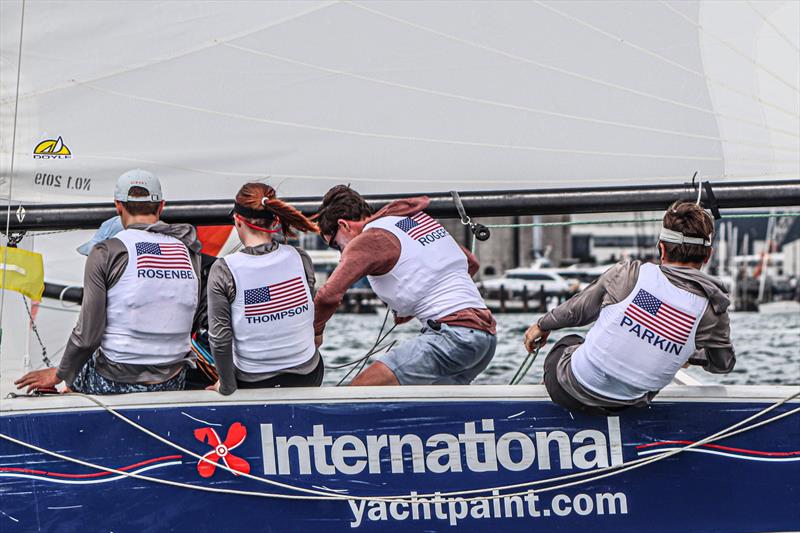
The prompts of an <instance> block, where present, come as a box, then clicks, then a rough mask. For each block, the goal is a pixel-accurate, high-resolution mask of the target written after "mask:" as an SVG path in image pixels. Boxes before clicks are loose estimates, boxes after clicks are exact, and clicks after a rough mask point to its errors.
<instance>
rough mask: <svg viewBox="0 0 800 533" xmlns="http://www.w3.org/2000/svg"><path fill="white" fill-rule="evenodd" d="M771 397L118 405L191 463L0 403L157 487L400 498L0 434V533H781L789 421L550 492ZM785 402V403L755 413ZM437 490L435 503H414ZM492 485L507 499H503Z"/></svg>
mask: <svg viewBox="0 0 800 533" xmlns="http://www.w3.org/2000/svg"><path fill="white" fill-rule="evenodd" d="M74 400H77V399H74ZM26 401H29V402H32V401H36V400H26ZM42 401H47V400H42ZM82 401H83V403H84V404H85V403H87V402H86V400H85V399H83V400H82ZM771 403H772V401H725V402H723V401H698V400H694V401H664V402H658V403H656V404H654V405H653V406H652V407H651V408H648V409H641V410H634V411H631V412H626V413H623V414H622V415H620V416H619V417H609V418H594V417H586V416H578V415H575V416H571V415H570V414H569V413H567V412H566V411H564V410H563V409H561V408H559V407H557V406H554V405H552V404H550V403H549V402H547V401H543V400H524V399H518V398H510V399H508V400H505V401H504V400H500V399H485V398H475V399H463V398H462V399H459V400H455V401H427V400H419V401H413V400H403V401H387V400H385V399H376V400H372V401H364V400H361V401H353V402H348V401H341V400H340V401H338V402H329V403H293V402H282V403H281V402H278V403H266V404H265V403H263V402H252V403H251V402H247V403H234V402H219V403H215V404H207V405H203V406H198V405H191V404H189V405H168V406H159V407H156V406H152V407H135V408H134V407H131V408H120V412H121V413H122V414H124V416H126V417H128V418H129V419H131V420H132V421H134V422H136V423H138V424H141V425H142V426H144V427H146V428H147V429H149V430H151V431H153V432H154V433H157V434H158V435H161V436H162V437H164V438H166V439H169V440H170V441H172V442H174V443H176V444H177V445H179V446H181V447H183V448H185V449H186V450H189V451H191V452H194V453H196V454H199V455H205V456H206V457H207V458H208V460H209V461H210V463H203V465H202V466H200V465H199V463H200V461H199V460H198V459H197V458H196V457H193V456H191V455H188V454H187V453H184V452H182V451H180V450H177V449H176V448H174V447H171V446H169V445H167V444H165V443H163V442H160V441H158V440H156V439H154V438H153V437H152V436H149V435H147V434H145V433H143V432H142V431H140V430H139V429H137V428H135V427H133V426H131V425H129V424H127V423H125V422H124V421H123V420H121V419H119V418H117V417H115V416H114V415H113V414H112V413H110V412H108V411H106V410H102V409H98V408H96V407H95V408H92V409H83V410H78V411H76V410H71V411H65V410H55V411H51V412H37V411H30V410H29V411H24V412H19V413H15V412H9V411H6V412H4V413H3V416H2V418H1V419H0V432H1V433H3V434H4V435H6V436H9V437H13V438H15V439H19V440H20V441H24V442H26V443H30V444H34V445H37V446H39V447H41V448H43V449H47V450H51V451H56V452H59V453H61V454H63V455H65V456H69V457H73V458H77V459H81V460H83V461H87V462H90V463H94V464H98V465H102V466H105V467H110V468H114V469H119V470H122V471H125V472H129V473H136V474H138V475H143V476H150V477H153V478H157V479H159V480H169V481H174V482H179V483H182V484H186V485H188V486H194V487H210V488H212V489H220V490H222V491H250V492H258V493H280V494H293V495H298V494H301V493H298V492H296V491H292V490H288V489H286V488H279V487H275V486H271V485H269V484H266V483H263V482H259V481H257V480H254V479H248V478H246V477H244V476H243V475H241V473H242V472H245V473H248V472H249V474H250V475H253V476H257V477H259V478H267V479H269V480H273V481H279V482H282V483H285V484H288V485H292V486H296V487H302V488H305V489H309V490H312V491H317V492H319V493H322V494H325V495H333V496H335V495H336V494H341V495H348V496H373V497H377V496H389V495H391V496H396V495H404V494H405V495H410V494H412V493H413V494H416V496H409V497H408V499H407V500H405V501H400V502H387V501H379V500H373V501H364V500H349V501H344V500H336V499H335V500H308V499H301V500H286V499H278V498H275V497H261V496H258V495H242V494H231V493H222V492H219V493H211V492H202V491H198V490H193V489H192V488H191V487H188V486H187V487H175V486H167V485H164V484H158V483H156V482H153V481H146V480H141V479H133V478H130V477H125V476H123V475H121V474H116V473H109V472H103V471H99V470H97V469H94V468H91V467H87V466H84V465H80V464H76V463H73V462H69V461H66V460H62V459H57V458H54V457H52V456H49V455H47V454H45V453H41V452H36V451H33V450H31V449H29V448H26V447H23V446H22V445H20V444H15V443H11V442H9V441H8V440H0V524H2V528H0V529H2V531H3V532H4V533H10V532H12V531H25V532H27V531H47V532H60V531H63V532H75V531H114V532H115V533H120V532H128V531H131V532H140V531H197V532H200V531H208V532H214V533H219V532H235V531H281V532H283V531H353V530H355V531H404V532H411V531H448V530H452V529H454V527H458V528H460V530H464V531H487V530H492V531H496V532H500V531H521V530H542V531H579V530H580V531H636V532H640V531H689V530H691V531H769V530H784V531H786V530H796V529H800V505H798V504H797V502H798V501H800V451H798V450H800V415H792V416H787V417H785V418H782V419H780V420H777V421H775V422H773V423H770V424H766V425H764V426H762V427H759V428H756V429H753V430H752V431H747V432H744V433H741V434H738V435H735V436H732V437H730V438H726V439H724V440H721V441H716V442H714V443H713V444H709V445H704V446H700V447H697V448H694V449H692V450H687V451H684V452H682V453H679V454H677V455H675V456H672V457H668V458H665V459H663V460H659V461H657V462H654V463H652V464H648V465H646V466H643V467H641V468H637V469H632V470H630V471H626V472H621V473H618V474H615V475H611V476H609V477H605V478H603V479H596V480H589V481H587V482H585V483H583V484H580V485H577V486H569V487H564V488H556V489H555V490H549V488H550V487H552V486H554V485H561V484H565V483H570V482H574V481H578V480H579V479H583V478H587V477H591V476H592V472H593V471H595V470H597V469H600V468H605V467H609V466H615V465H619V464H620V463H623V466H624V464H626V463H631V462H632V461H635V460H638V459H643V458H648V457H650V458H653V457H657V456H658V454H659V453H664V452H665V451H669V450H674V449H677V448H680V447H682V446H686V445H687V444H688V443H691V442H695V441H698V440H700V439H702V438H704V437H706V436H708V435H711V434H713V433H715V432H717V431H719V430H721V429H723V428H726V427H728V426H731V425H733V424H735V423H737V422H739V421H741V420H743V419H745V418H747V417H748V416H751V415H753V414H755V413H757V412H758V411H760V410H762V409H764V408H765V407H767V406H769V405H770V404H771ZM797 406H798V404H797V403H787V404H784V405H782V406H780V407H778V408H776V409H774V410H773V411H771V412H770V413H768V414H766V415H765V416H764V417H762V418H759V419H758V420H762V419H766V418H771V417H773V416H776V415H779V414H781V413H786V412H788V411H790V410H791V409H795V408H797ZM758 420H757V421H758ZM215 450H216V451H217V452H218V453H216V454H215ZM206 454H210V455H206ZM226 465H227V466H228V467H229V468H231V469H232V470H234V471H235V472H237V474H240V475H236V474H234V473H233V472H231V471H228V470H226V469H224V466H226ZM576 473H585V475H584V476H582V477H581V478H568V479H562V480H560V481H552V482H547V483H544V484H538V485H535V486H523V487H520V488H514V489H506V490H502V491H500V492H498V493H494V494H495V495H500V496H502V497H500V498H495V499H491V498H488V499H487V498H486V496H490V497H491V496H492V494H493V493H492V492H491V491H489V492H484V493H478V494H461V495H459V494H452V495H447V494H446V493H451V492H457V491H463V490H468V489H483V488H489V487H498V486H502V485H509V484H517V483H525V482H531V481H536V480H546V479H551V478H561V477H563V476H566V475H569V474H576ZM595 474H596V473H595ZM437 492H438V493H442V494H441V495H440V496H438V497H437V496H435V495H430V496H428V497H424V496H422V495H425V494H430V493H437ZM508 493H514V494H516V495H515V496H503V495H505V494H508Z"/></svg>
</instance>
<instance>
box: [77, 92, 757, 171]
mask: <svg viewBox="0 0 800 533" xmlns="http://www.w3.org/2000/svg"><path fill="white" fill-rule="evenodd" d="M83 86H84V87H88V88H90V89H93V90H95V91H98V92H102V93H106V94H111V95H114V96H119V97H122V98H130V99H132V100H139V101H142V102H149V103H153V104H160V105H165V106H170V107H175V108H178V109H185V110H188V111H196V112H199V113H206V114H209V115H215V116H220V117H226V118H233V119H238V120H245V121H249V122H257V123H262V124H272V125H275V126H285V127H290V128H299V129H308V130H313V131H322V132H326V133H337V134H342V135H352V136H356V137H368V138H375V139H387V140H393V141H411V142H426V143H432V144H447V145H453V146H468V147H476V148H493V149H503V150H520V151H528V152H548V153H559V154H573V155H591V156H609V157H630V158H643V159H678V160H692V161H715V162H721V161H722V158H721V157H710V156H696V155H666V154H648V153H631V152H604V151H602V150H578V149H571V148H549V147H545V146H525V145H516V144H499V143H483V142H477V141H462V140H458V139H437V138H433V137H418V136H409V135H396V134H390V133H374V132H367V131H359V130H349V129H343V128H333V127H328V126H316V125H313V124H304V123H300V122H291V121H286V120H275V119H269V118H263V117H254V116H250V115H242V114H240V113H229V112H226V111H216V110H213V109H208V108H204V107H197V106H193V105H188V104H181V103H178V102H170V101H168V100H161V99H158V98H151V97H147V96H138V95H135V94H129V93H123V92H120V91H115V90H112V89H105V88H103V87H98V86H96V85H92V84H89V83H87V84H84V85H83ZM769 162H773V161H769Z"/></svg>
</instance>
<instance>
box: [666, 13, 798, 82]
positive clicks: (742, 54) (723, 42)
mask: <svg viewBox="0 0 800 533" xmlns="http://www.w3.org/2000/svg"><path fill="white" fill-rule="evenodd" d="M659 3H660V4H661V5H663V6H664V7H666V8H667V9H669V10H670V11H672V12H673V13H675V14H676V15H678V16H679V17H680V18H682V19H683V20H685V21H686V22H688V23H689V24H691V25H692V26H695V27H696V28H697V29H698V30H699V31H700V32H701V33H705V34H706V35H708V36H709V37H711V38H712V39H714V40H715V41H717V42H718V43H720V44H721V45H723V46H725V47H726V48H728V49H729V50H731V51H732V52H733V53H735V54H736V55H738V56H740V57H741V58H742V59H744V60H745V61H747V62H748V63H751V64H752V65H753V66H754V67H756V68H758V69H761V70H763V71H764V72H766V73H767V74H769V75H770V76H772V77H773V78H775V79H776V80H777V81H779V82H781V83H782V84H784V85H786V86H787V87H788V88H790V89H792V90H793V91H795V92H798V93H800V89H798V88H797V87H795V86H794V85H792V84H791V82H788V81H786V80H785V79H783V78H782V77H781V76H779V75H778V74H776V73H774V72H772V70H770V69H768V68H767V67H765V66H764V65H762V64H761V63H759V62H758V61H756V60H755V59H753V58H752V57H750V56H749V55H747V54H746V53H745V52H743V51H742V50H739V49H738V48H736V47H735V46H733V45H732V44H731V43H729V42H728V41H726V40H724V39H722V38H721V37H719V36H717V35H715V34H713V33H711V32H710V31H708V30H706V29H705V28H704V27H703V25H702V24H700V23H699V22H695V21H694V20H692V19H691V18H690V17H688V16H686V15H685V14H684V13H682V12H681V11H680V10H678V9H675V8H674V7H672V6H671V5H669V4H668V3H667V2H665V1H664V0H660V2H659Z"/></svg>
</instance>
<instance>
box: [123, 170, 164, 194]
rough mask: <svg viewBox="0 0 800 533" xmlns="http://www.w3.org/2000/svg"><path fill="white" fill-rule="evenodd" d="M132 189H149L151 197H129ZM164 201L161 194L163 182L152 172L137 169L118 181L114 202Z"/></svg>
mask: <svg viewBox="0 0 800 533" xmlns="http://www.w3.org/2000/svg"><path fill="white" fill-rule="evenodd" d="M131 187H141V188H143V189H147V192H149V193H150V196H129V195H128V192H129V191H130V190H131ZM163 199H164V195H163V194H161V182H160V181H158V178H157V177H156V175H155V174H153V173H152V172H148V171H147V170H142V169H140V168H136V169H134V170H129V171H127V172H126V173H125V174H123V175H122V176H120V177H119V178H118V179H117V186H116V188H115V189H114V200H117V201H118V202H160V201H161V200H163Z"/></svg>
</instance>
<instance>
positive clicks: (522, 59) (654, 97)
mask: <svg viewBox="0 0 800 533" xmlns="http://www.w3.org/2000/svg"><path fill="white" fill-rule="evenodd" d="M347 4H349V5H351V6H353V7H356V8H358V9H361V10H363V11H366V12H368V13H372V14H373V15H377V16H379V17H383V18H385V19H387V20H392V21H394V22H397V23H399V24H403V25H405V26H409V27H411V28H414V29H417V30H420V31H424V32H427V33H430V34H432V35H437V36H439V37H442V38H445V39H448V40H450V41H453V42H457V43H460V44H463V45H466V46H470V47H473V48H477V49H478V50H483V51H485V52H490V53H493V54H497V55H500V56H503V57H506V58H509V59H512V60H514V61H519V62H521V63H527V64H530V65H534V66H536V67H539V68H543V69H546V70H550V71H553V72H558V73H559V74H563V75H565V76H570V77H573V78H577V79H579V80H583V81H588V82H591V83H595V84H597V85H602V86H604V87H609V88H612V89H616V90H619V91H623V92H627V93H630V94H635V95H637V96H643V97H645V98H650V99H652V100H656V101H659V102H663V103H667V104H672V105H675V106H678V107H682V108H685V109H691V110H693V111H699V112H701V113H706V114H709V115H713V116H716V117H721V118H727V119H731V120H737V121H741V122H746V123H750V124H753V122H751V121H749V120H747V119H741V118H739V117H736V116H729V115H723V114H722V113H717V112H715V111H714V110H713V109H706V108H704V107H700V106H696V105H692V104H688V103H686V102H680V101H678V100H673V99H671V98H666V97H663V96H659V95H657V94H653V93H648V92H644V91H640V90H638V89H634V88H631V87H626V86H624V85H619V84H617V83H613V82H609V81H605V80H601V79H599V78H594V77H592V76H586V75H583V74H580V73H577V72H573V71H570V70H567V69H564V68H561V67H557V66H555V65H550V64H547V63H542V62H541V61H536V60H534V59H530V58H527V57H523V56H520V55H517V54H514V53H511V52H506V51H504V50H500V49H497V48H493V47H491V46H486V45H483V44H480V43H476V42H473V41H469V40H467V39H463V38H461V37H457V36H455V35H452V34H449V33H445V32H443V31H439V30H436V29H433V28H430V27H428V26H423V25H422V24H417V23H415V22H411V21H410V20H406V19H403V18H400V17H396V16H394V15H389V14H388V13H384V12H382V11H379V10H377V9H373V8H371V7H367V6H365V5H361V4H358V3H356V2H352V1H348V2H347ZM778 109H779V110H780V111H783V112H784V113H787V114H789V115H790V116H792V117H795V116H797V114H796V113H794V112H791V111H789V110H786V109H782V108H778ZM759 126H761V127H763V125H760V124H759Z"/></svg>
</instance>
